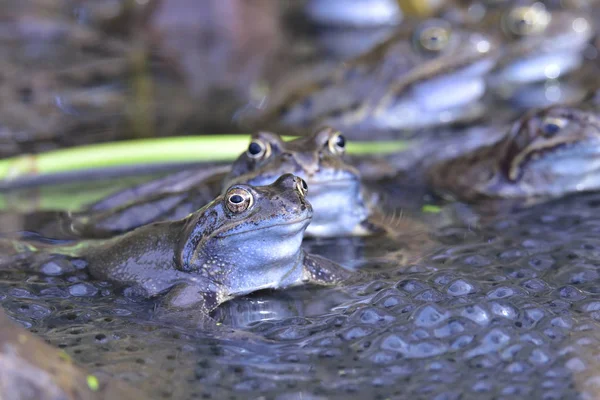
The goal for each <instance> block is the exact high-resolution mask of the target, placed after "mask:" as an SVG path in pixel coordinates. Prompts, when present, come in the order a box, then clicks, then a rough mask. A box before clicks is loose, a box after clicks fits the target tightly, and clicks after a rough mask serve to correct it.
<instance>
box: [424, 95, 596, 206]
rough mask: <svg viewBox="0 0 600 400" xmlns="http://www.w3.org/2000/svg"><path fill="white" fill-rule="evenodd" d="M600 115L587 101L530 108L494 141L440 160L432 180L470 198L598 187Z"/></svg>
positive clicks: (523, 197) (528, 197) (527, 196)
mask: <svg viewBox="0 0 600 400" xmlns="http://www.w3.org/2000/svg"><path fill="white" fill-rule="evenodd" d="M599 172H600V119H599V118H598V112H597V111H596V110H593V109H591V108H590V107H587V106H585V105H582V106H577V107H575V106H552V107H549V108H546V109H541V110H532V111H530V112H529V113H527V114H525V115H524V116H523V117H522V118H521V119H519V120H518V121H517V122H515V123H514V124H513V125H512V127H511V128H510V131H509V132H508V134H507V135H505V137H504V138H503V139H501V140H500V141H498V142H497V143H495V144H491V145H488V146H484V147H482V148H480V149H477V150H475V151H473V152H471V153H469V154H466V155H462V156H459V157H457V158H454V159H451V160H449V161H445V162H441V163H439V164H436V165H434V166H432V167H431V168H429V170H428V171H427V172H426V176H427V181H428V183H429V185H430V186H431V187H432V188H433V189H434V190H436V191H438V192H440V193H443V194H450V195H451V196H452V197H454V198H457V199H459V200H462V201H466V202H477V201H482V200H485V199H514V200H518V201H524V202H526V203H527V202H529V203H533V202H539V201H543V200H547V199H551V198H557V197H561V196H565V195H568V194H571V193H576V192H583V191H591V190H598V189H599V188H600V173H599Z"/></svg>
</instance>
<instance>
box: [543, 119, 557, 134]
mask: <svg viewBox="0 0 600 400" xmlns="http://www.w3.org/2000/svg"><path fill="white" fill-rule="evenodd" d="M543 130H544V134H545V135H546V136H554V135H556V134H557V133H558V131H560V126H558V125H557V124H555V123H552V122H551V123H547V124H545V125H544V127H543Z"/></svg>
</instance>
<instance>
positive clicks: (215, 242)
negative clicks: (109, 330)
mask: <svg viewBox="0 0 600 400" xmlns="http://www.w3.org/2000/svg"><path fill="white" fill-rule="evenodd" d="M307 190H308V187H307V185H306V182H305V181H303V180H302V179H301V178H298V177H296V176H293V175H291V174H286V175H283V176H281V177H280V178H279V179H277V180H276V181H275V182H274V183H272V184H271V185H268V186H250V185H242V184H235V185H233V186H231V187H230V188H229V189H228V190H227V191H226V192H225V193H224V194H223V195H221V196H219V197H217V198H216V199H214V200H213V201H212V202H211V203H209V204H207V205H206V206H205V207H203V208H202V209H200V210H198V211H197V212H195V213H193V214H191V215H189V216H188V217H186V218H183V219H181V220H177V221H169V222H157V223H154V224H150V225H145V226H143V227H140V228H138V229H136V230H134V231H131V232H129V233H126V234H124V235H121V236H116V237H114V238H111V239H107V240H90V241H82V242H79V243H77V244H75V245H70V246H59V247H46V248H44V249H42V248H39V249H37V251H33V252H31V251H30V252H29V253H30V254H32V255H33V257H34V259H33V260H29V261H30V262H29V263H28V265H31V266H35V265H39V263H38V262H36V260H42V259H45V260H47V259H48V257H49V256H50V257H51V256H52V255H53V254H59V255H65V256H68V257H69V258H70V259H71V260H78V261H82V262H84V263H85V265H86V266H87V270H88V271H89V273H90V274H91V275H92V276H93V277H94V278H96V279H99V280H103V281H110V282H113V283H115V284H116V285H119V286H124V287H127V289H126V293H129V294H132V295H136V296H142V297H146V298H154V297H157V296H162V299H161V306H160V308H161V309H162V310H165V312H166V313H167V314H168V312H170V311H173V310H174V311H177V310H186V309H193V310H194V312H199V313H201V314H202V315H208V314H209V313H210V312H211V311H212V310H214V309H215V308H216V307H217V306H218V305H219V304H221V303H223V302H225V301H227V300H229V299H231V298H234V297H237V296H241V295H244V294H247V293H251V292H254V291H257V290H261V289H282V288H286V287H290V286H296V285H301V284H308V283H313V284H319V285H335V284H338V283H340V282H342V281H344V280H346V279H349V278H350V277H352V276H353V274H352V273H351V272H350V271H348V270H345V269H344V268H342V267H340V266H338V265H337V264H335V263H333V262H331V261H329V260H327V259H324V258H322V257H319V256H315V255H310V254H307V253H305V252H304V250H302V249H301V243H302V239H303V235H304V231H305V229H306V227H307V226H308V224H309V223H310V221H311V218H312V215H313V211H312V207H311V205H310V203H309V202H308V201H307V200H306V197H305V196H306V192H307ZM12 246H13V247H14V250H15V251H14V253H16V255H17V256H21V257H22V256H23V255H24V254H27V253H28V252H27V251H26V250H27V248H28V247H27V245H24V244H23V243H22V242H16V243H13V244H12ZM34 250H35V249H34ZM2 254H7V253H6V252H2ZM3 264H5V265H6V264H7V265H8V267H9V268H10V267H11V266H13V265H14V264H15V262H14V260H13V261H11V260H3ZM30 268H32V267H30ZM33 268H35V267H33ZM40 269H41V271H37V272H42V273H43V272H44V269H43V268H40Z"/></svg>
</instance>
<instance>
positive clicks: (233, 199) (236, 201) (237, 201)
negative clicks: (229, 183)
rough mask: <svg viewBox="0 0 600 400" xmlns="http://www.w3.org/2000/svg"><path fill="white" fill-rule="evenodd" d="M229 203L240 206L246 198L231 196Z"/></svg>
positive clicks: (236, 195) (237, 195)
mask: <svg viewBox="0 0 600 400" xmlns="http://www.w3.org/2000/svg"><path fill="white" fill-rule="evenodd" d="M229 201H230V202H232V203H233V204H240V203H241V202H243V201H244V198H243V197H242V196H240V195H239V194H234V195H233V196H231V197H230V198H229Z"/></svg>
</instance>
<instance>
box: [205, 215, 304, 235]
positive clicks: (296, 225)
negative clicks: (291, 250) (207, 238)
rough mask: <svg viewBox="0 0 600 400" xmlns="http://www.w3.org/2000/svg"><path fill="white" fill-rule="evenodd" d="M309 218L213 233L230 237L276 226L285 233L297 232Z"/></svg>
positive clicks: (275, 227)
mask: <svg viewBox="0 0 600 400" xmlns="http://www.w3.org/2000/svg"><path fill="white" fill-rule="evenodd" d="M311 219H312V217H311V216H308V217H303V218H298V219H295V220H292V221H287V222H281V223H278V224H271V225H268V226H263V227H261V228H251V229H244V230H241V231H238V232H233V233H228V234H221V235H215V238H227V237H231V236H237V235H241V234H248V233H253V232H259V231H266V230H269V229H277V228H285V231H286V232H285V233H287V234H292V233H298V232H300V231H302V230H303V229H305V228H306V227H307V226H308V223H309V222H310V220H311Z"/></svg>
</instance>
